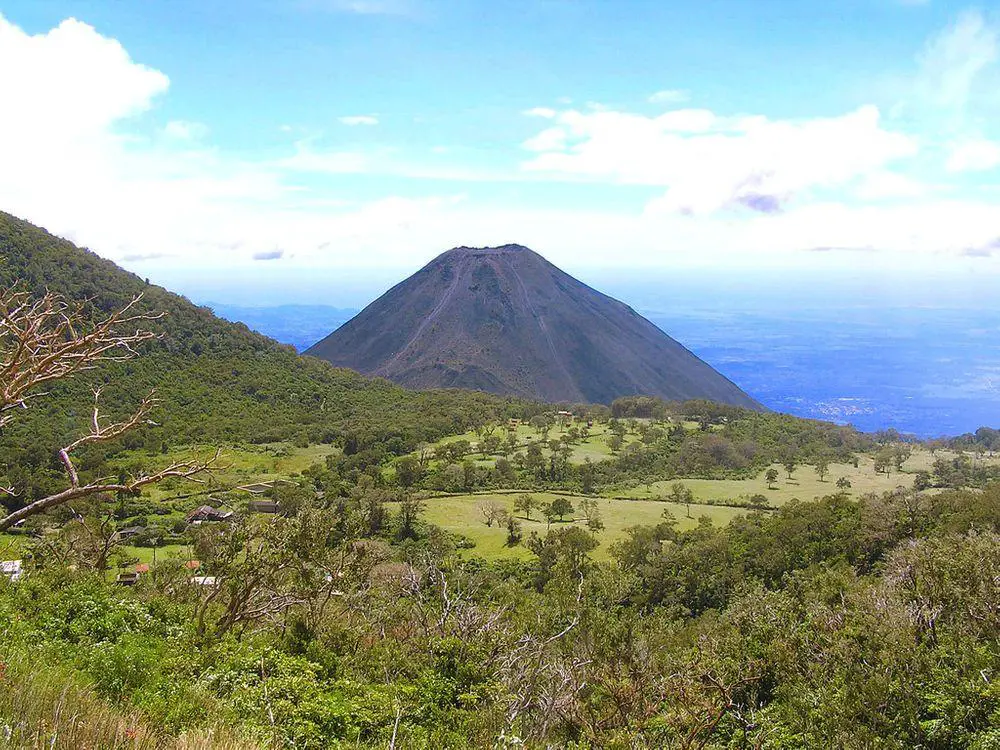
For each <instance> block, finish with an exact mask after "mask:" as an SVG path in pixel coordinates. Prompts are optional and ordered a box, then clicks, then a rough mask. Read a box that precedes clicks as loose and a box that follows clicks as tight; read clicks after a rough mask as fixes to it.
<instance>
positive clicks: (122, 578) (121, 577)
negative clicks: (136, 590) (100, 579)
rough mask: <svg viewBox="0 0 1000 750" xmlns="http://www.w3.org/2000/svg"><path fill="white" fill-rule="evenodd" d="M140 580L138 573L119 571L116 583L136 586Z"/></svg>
mask: <svg viewBox="0 0 1000 750" xmlns="http://www.w3.org/2000/svg"><path fill="white" fill-rule="evenodd" d="M138 582H139V574H138V573H119V574H118V577H117V578H116V579H115V583H117V584H118V585H119V586H135V585H136V584H137V583H138Z"/></svg>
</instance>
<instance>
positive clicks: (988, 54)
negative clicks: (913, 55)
mask: <svg viewBox="0 0 1000 750" xmlns="http://www.w3.org/2000/svg"><path fill="white" fill-rule="evenodd" d="M997 56H998V34H997V30H996V28H995V27H993V26H991V25H990V24H988V23H987V22H986V19H985V18H984V17H983V15H982V13H980V12H979V11H976V10H973V11H967V12H965V13H963V14H962V15H961V16H959V17H958V19H957V20H956V21H955V22H954V23H953V24H951V25H950V26H948V28H946V29H944V30H943V31H942V32H941V33H939V34H938V35H936V36H935V37H933V38H932V39H931V40H930V41H929V42H928V43H927V45H926V46H925V48H924V50H923V52H922V53H921V55H920V57H919V66H920V70H919V74H918V77H917V94H918V96H920V97H921V98H922V99H923V100H925V101H926V103H927V104H928V105H929V106H930V107H935V108H938V109H943V110H946V111H947V112H950V113H951V114H952V116H953V117H962V116H963V115H964V114H965V111H966V108H967V106H968V105H969V103H970V100H971V99H972V97H973V95H974V93H975V91H976V86H977V83H978V82H979V81H980V80H981V78H982V76H983V73H984V71H986V70H987V69H988V68H989V67H990V66H992V65H993V64H994V63H995V62H996V61H997Z"/></svg>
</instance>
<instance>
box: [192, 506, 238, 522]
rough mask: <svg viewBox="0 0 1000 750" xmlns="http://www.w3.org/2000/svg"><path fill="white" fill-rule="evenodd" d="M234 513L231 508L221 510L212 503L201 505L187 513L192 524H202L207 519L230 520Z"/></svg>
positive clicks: (210, 520) (209, 520)
mask: <svg viewBox="0 0 1000 750" xmlns="http://www.w3.org/2000/svg"><path fill="white" fill-rule="evenodd" d="M232 515H233V512H232V511H231V510H221V509H220V508H213V507H212V506H211V505H199V506H198V507H197V508H195V509H194V510H192V511H191V512H190V513H188V514H187V518H186V520H187V522H188V523H190V524H201V523H205V522H206V521H208V522H212V521H228V520H229V519H230V517H231V516H232Z"/></svg>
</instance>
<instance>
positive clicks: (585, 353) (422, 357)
mask: <svg viewBox="0 0 1000 750" xmlns="http://www.w3.org/2000/svg"><path fill="white" fill-rule="evenodd" d="M305 353H306V354H309V355H313V356H316V357H321V358H322V359H325V360H328V361H329V362H332V363H333V364H335V365H339V366H343V367H350V368H352V369H355V370H358V371H360V372H362V373H365V374H368V375H378V376H381V377H385V378H388V379H389V380H392V381H394V382H396V383H400V384H402V385H405V386H407V387H410V388H470V389H478V390H483V391H489V392H492V393H499V394H509V395H517V396H523V397H527V398H534V399H540V400H543V401H548V402H556V401H572V402H591V403H610V402H611V401H613V400H614V399H615V398H618V397H619V396H626V395H634V394H643V395H649V396H660V397H662V398H665V399H671V400H685V399H695V398H701V399H709V400H712V401H718V402H722V403H727V404H734V405H737V406H744V407H750V408H760V406H759V404H757V402H755V401H754V400H753V399H752V398H750V396H748V395H747V394H746V393H744V392H743V391H741V390H740V389H739V388H738V387H737V386H736V385H735V384H733V383H732V382H731V381H729V380H727V379H726V378H725V377H724V376H723V375H721V374H720V373H719V372H717V371H716V370H714V369H713V368H712V367H710V366H709V365H707V364H706V363H705V362H703V361H702V360H700V359H698V357H696V356H695V355H694V354H692V353H691V352H690V351H688V350H687V349H685V348H684V347H683V346H682V345H681V344H679V343H678V342H677V341H675V340H674V339H672V338H670V337H669V336H667V335H666V334H665V333H663V332H662V331H661V330H660V329H659V328H657V327H656V326H655V325H653V324H652V323H650V322H649V321H648V320H646V319H645V318H643V317H642V316H641V315H639V314H638V313H636V312H635V311H634V310H632V309H631V308H630V307H628V306H627V305H625V304H623V303H621V302H619V301H618V300H615V299H612V298H611V297H608V296H607V295H604V294H601V293H600V292H598V291H596V290H594V289H591V288H590V287H589V286H587V285H586V284H583V283H582V282H580V281H578V280H576V279H574V278H573V277H572V276H570V275H569V274H566V273H564V272H563V271H561V270H559V269H558V268H556V267H555V266H554V265H552V264H551V263H549V262H548V261H546V260H545V259H544V258H543V257H542V256H540V255H539V254H538V253H535V252H533V251H532V250H530V249H528V248H526V247H523V246H521V245H504V246H502V247H489V248H470V247H458V248H455V249H453V250H449V251H447V252H445V253H443V254H441V255H439V256H438V257H437V258H435V259H434V260H433V261H431V262H430V263H428V264H427V265H426V266H424V267H423V268H422V269H420V270H419V271H417V273H415V274H413V276H411V277H410V278H408V279H406V280H405V281H403V282H401V283H400V284H397V285H396V286H394V287H393V288H392V289H390V290H389V291H388V292H386V293H385V294H384V295H382V296H381V297H379V298H378V299H377V300H375V301H374V302H373V303H372V304H370V305H369V306H368V307H366V308H365V309H364V310H362V311H361V313H359V314H358V315H357V316H356V317H355V318H353V319H352V320H350V321H349V322H348V323H346V324H345V325H344V326H342V327H341V328H338V329H337V330H336V331H334V332H333V333H331V334H330V335H329V336H327V337H326V338H324V339H323V340H322V341H320V342H319V343H317V344H315V345H313V346H312V347H311V348H309V349H308V350H307V351H306V352H305Z"/></svg>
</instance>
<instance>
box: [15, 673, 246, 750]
mask: <svg viewBox="0 0 1000 750" xmlns="http://www.w3.org/2000/svg"><path fill="white" fill-rule="evenodd" d="M0 748H32V749H33V750H34V749H36V748H37V750H210V749H211V750H258V749H259V748H260V746H259V745H256V744H253V743H250V742H247V741H244V740H241V739H239V738H236V737H234V736H233V735H232V734H231V733H229V732H228V731H226V730H222V729H213V730H198V731H192V732H187V733H185V734H184V735H182V736H181V737H177V738H174V737H165V736H163V735H161V734H159V733H158V732H156V731H155V729H153V728H151V727H149V726H148V725H146V724H145V723H144V721H143V719H142V717H141V715H140V714H138V713H137V712H134V711H123V710H121V709H118V708H116V707H114V706H112V705H111V704H109V703H108V702H107V701H105V700H103V699H101V698H100V697H99V696H98V695H97V694H96V693H95V692H94V691H93V690H92V689H91V688H89V687H88V686H86V685H85V684H82V683H81V682H80V680H79V678H78V677H76V676H75V675H74V674H73V673H72V672H70V671H69V670H66V669H63V668H60V667H55V666H50V665H45V666H39V665H34V664H30V663H28V662H26V661H21V660H16V659H15V660H11V661H7V662H4V663H2V664H0Z"/></svg>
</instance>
